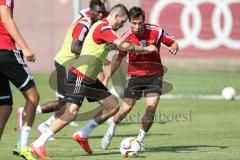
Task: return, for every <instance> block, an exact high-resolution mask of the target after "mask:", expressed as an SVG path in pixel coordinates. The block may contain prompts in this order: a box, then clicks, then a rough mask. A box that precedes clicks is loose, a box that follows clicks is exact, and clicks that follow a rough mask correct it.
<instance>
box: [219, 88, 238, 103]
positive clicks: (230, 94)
mask: <svg viewBox="0 0 240 160" xmlns="http://www.w3.org/2000/svg"><path fill="white" fill-rule="evenodd" d="M235 96H236V92H235V89H234V88H232V87H226V88H223V90H222V97H223V98H224V99H225V100H234V99H235Z"/></svg>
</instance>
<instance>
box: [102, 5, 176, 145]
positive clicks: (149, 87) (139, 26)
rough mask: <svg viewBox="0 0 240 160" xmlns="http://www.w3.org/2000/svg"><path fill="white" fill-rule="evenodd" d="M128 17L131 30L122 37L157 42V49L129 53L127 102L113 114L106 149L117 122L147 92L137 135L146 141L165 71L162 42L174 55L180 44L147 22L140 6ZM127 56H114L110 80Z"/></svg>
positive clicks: (125, 100) (103, 140) (106, 134)
mask: <svg viewBox="0 0 240 160" xmlns="http://www.w3.org/2000/svg"><path fill="white" fill-rule="evenodd" d="M129 18H130V20H129V21H130V25H131V30H130V31H128V32H126V33H124V34H123V36H122V39H123V40H124V41H126V42H130V43H133V44H135V45H141V46H147V45H150V44H152V45H155V46H156V47H157V48H158V52H152V53H149V54H141V55H139V54H134V53H131V52H130V54H129V55H128V71H127V74H128V75H127V76H128V80H127V84H126V88H125V89H124V101H123V104H122V106H121V107H120V109H119V111H118V112H117V113H116V114H115V115H114V116H113V118H112V122H111V124H110V125H109V128H108V130H107V131H106V133H105V135H104V137H103V139H102V144H101V146H102V148H103V149H107V148H108V146H109V145H110V142H111V140H112V137H113V136H114V133H115V129H116V126H117V124H119V123H120V122H121V120H123V119H124V118H125V117H126V115H127V114H128V113H129V112H130V111H131V109H132V108H133V106H134V104H135V103H136V100H139V99H140V98H141V96H142V95H143V94H144V96H145V97H146V111H145V114H144V115H143V117H142V121H141V126H140V132H139V135H138V137H137V140H138V142H140V143H142V142H143V139H144V136H145V135H146V133H147V132H148V131H149V129H150V128H151V126H152V124H153V121H154V114H155V111H156V108H157V105H158V101H159V98H160V95H161V89H162V77H163V72H164V69H163V66H162V63H161V58H160V53H159V51H160V47H161V43H163V44H164V45H166V46H167V47H169V52H170V53H171V54H173V55H175V54H176V53H177V51H178V45H177V43H176V42H175V41H174V40H173V39H172V37H170V36H168V35H167V33H166V32H165V31H164V30H163V29H161V28H160V27H159V26H157V25H153V24H146V23H145V22H144V21H145V13H144V11H143V10H142V9H141V8H138V7H133V8H131V9H130V11H129ZM126 55H127V53H123V52H122V53H120V54H119V56H117V57H115V58H114V60H113V62H112V64H113V65H112V68H111V70H109V71H110V72H109V74H108V75H107V76H106V78H107V79H109V78H110V76H111V75H112V74H113V73H114V72H115V71H116V69H117V68H118V66H119V65H120V62H121V61H122V58H123V57H124V56H126Z"/></svg>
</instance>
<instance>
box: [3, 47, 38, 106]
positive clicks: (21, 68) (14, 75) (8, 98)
mask: <svg viewBox="0 0 240 160" xmlns="http://www.w3.org/2000/svg"><path fill="white" fill-rule="evenodd" d="M9 81H10V82H11V83H13V84H14V85H15V87H16V88H17V89H19V90H20V91H26V90H28V89H29V88H31V87H33V86H35V84H34V81H33V77H32V75H31V73H30V71H29V69H28V67H27V64H26V63H25V62H24V59H23V54H22V52H21V51H20V50H0V105H12V89H11V88H10V84H9Z"/></svg>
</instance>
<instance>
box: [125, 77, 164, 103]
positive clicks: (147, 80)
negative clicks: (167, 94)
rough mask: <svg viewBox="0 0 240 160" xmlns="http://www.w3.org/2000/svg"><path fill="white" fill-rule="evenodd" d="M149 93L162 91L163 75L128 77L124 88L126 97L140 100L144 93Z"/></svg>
mask: <svg viewBox="0 0 240 160" xmlns="http://www.w3.org/2000/svg"><path fill="white" fill-rule="evenodd" d="M148 93H159V94H161V93H162V76H161V75H156V76H150V77H135V76H131V77H129V78H128V80H127V83H126V87H125V89H124V98H131V99H136V100H139V99H140V98H141V97H142V95H144V96H145V97H146V94H148Z"/></svg>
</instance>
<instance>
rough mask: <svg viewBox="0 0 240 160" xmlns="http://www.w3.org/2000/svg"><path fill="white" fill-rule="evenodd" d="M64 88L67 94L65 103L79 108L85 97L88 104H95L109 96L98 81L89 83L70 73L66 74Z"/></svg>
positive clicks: (104, 87)
mask: <svg viewBox="0 0 240 160" xmlns="http://www.w3.org/2000/svg"><path fill="white" fill-rule="evenodd" d="M64 87H65V88H66V92H67V94H66V97H65V99H66V101H67V102H70V103H74V104H77V105H79V106H81V104H82V102H83V100H84V97H86V98H87V100H88V101H89V102H96V101H99V100H102V99H105V98H107V97H109V96H111V93H110V92H108V89H107V88H106V86H104V85H103V84H102V83H101V82H100V81H99V80H98V79H97V80H96V81H95V83H89V82H87V81H85V80H84V79H83V78H81V77H78V76H77V75H75V74H74V73H72V72H71V71H70V72H69V74H68V78H67V80H66V81H65V84H64Z"/></svg>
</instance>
